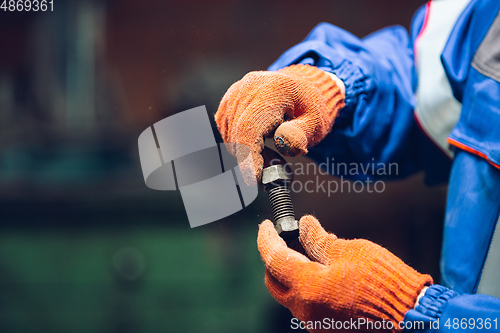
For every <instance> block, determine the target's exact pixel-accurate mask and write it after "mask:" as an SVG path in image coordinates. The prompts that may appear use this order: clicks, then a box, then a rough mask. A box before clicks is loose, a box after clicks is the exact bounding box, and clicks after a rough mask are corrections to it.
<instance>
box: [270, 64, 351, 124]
mask: <svg viewBox="0 0 500 333" xmlns="http://www.w3.org/2000/svg"><path fill="white" fill-rule="evenodd" d="M278 72H279V73H282V74H286V75H288V76H290V77H292V78H294V79H297V80H305V81H308V82H309V83H311V84H313V85H314V86H315V87H316V88H317V89H318V90H319V92H320V94H321V96H323V98H324V102H325V104H326V109H327V112H328V119H329V120H330V122H331V124H330V127H331V125H333V122H334V121H335V118H337V116H338V115H339V111H340V109H342V108H343V107H344V105H345V101H344V99H345V96H344V94H343V93H342V91H341V89H340V87H339V86H338V85H337V83H336V82H335V81H334V80H333V79H332V78H331V77H330V76H329V75H328V74H327V73H325V72H324V71H322V70H321V69H318V68H317V67H315V66H310V65H291V66H288V67H285V68H282V69H280V70H278Z"/></svg>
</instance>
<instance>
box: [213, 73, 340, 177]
mask: <svg viewBox="0 0 500 333" xmlns="http://www.w3.org/2000/svg"><path fill="white" fill-rule="evenodd" d="M343 106H344V94H343V93H342V89H341V87H340V86H339V85H338V84H337V81H335V80H334V79H332V77H331V76H330V75H328V74H326V73H325V72H323V71H322V70H320V69H318V68H316V67H313V66H308V65H292V66H289V67H286V68H283V69H281V70H279V71H276V72H266V71H262V72H250V73H248V74H247V75H245V76H244V77H243V78H242V79H241V80H240V81H238V82H236V83H234V84H233V85H232V86H231V87H230V88H229V89H228V91H227V92H226V94H225V95H224V97H223V98H222V101H221V103H220V106H219V109H218V111H217V113H216V115H215V120H216V123H217V127H218V128H219V131H220V133H221V135H222V139H223V140H224V142H231V143H240V144H245V145H247V146H249V147H250V150H251V153H252V160H253V162H252V163H251V165H247V163H246V162H245V161H242V159H243V158H244V157H240V156H238V154H237V153H235V155H236V157H237V158H238V162H239V163H240V167H241V168H242V172H243V175H244V176H245V175H249V174H250V175H252V177H245V179H247V180H248V179H251V178H253V175H256V176H257V181H260V177H261V175H262V165H263V159H262V156H261V152H262V149H263V148H264V139H265V138H266V137H269V136H273V135H274V143H275V145H276V147H277V148H278V150H279V151H280V152H281V153H282V154H284V155H287V156H296V155H301V154H305V153H307V148H308V147H310V146H312V145H314V144H316V143H318V142H319V141H320V140H321V139H323V138H324V137H325V136H326V135H327V134H328V132H330V130H331V128H332V125H333V122H334V120H335V118H336V117H337V115H338V112H339V110H340V109H341V108H342V107H343ZM242 155H244V156H245V157H246V154H242ZM249 168H250V169H253V171H254V172H251V170H248V169H249ZM245 169H247V170H245Z"/></svg>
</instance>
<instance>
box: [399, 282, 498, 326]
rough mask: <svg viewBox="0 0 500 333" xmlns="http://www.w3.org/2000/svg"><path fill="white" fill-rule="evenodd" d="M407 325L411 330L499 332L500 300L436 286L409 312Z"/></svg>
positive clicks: (405, 322) (406, 320) (406, 318)
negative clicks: (459, 292)
mask: <svg viewBox="0 0 500 333" xmlns="http://www.w3.org/2000/svg"><path fill="white" fill-rule="evenodd" d="M403 324H404V328H405V329H406V331H410V332H435V333H437V332H457V331H467V332H498V331H499V330H500V299H498V298H495V297H491V296H486V295H479V294H476V295H469V294H464V295H459V294H457V293H456V292H454V291H452V290H450V289H448V288H446V287H443V286H440V285H433V286H431V287H429V289H427V291H426V293H425V295H424V296H423V297H422V298H421V299H420V301H419V304H418V305H417V307H416V308H415V309H414V310H410V311H408V312H407V313H406V316H405V321H404V323H403Z"/></svg>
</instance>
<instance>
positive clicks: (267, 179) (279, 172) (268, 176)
mask: <svg viewBox="0 0 500 333" xmlns="http://www.w3.org/2000/svg"><path fill="white" fill-rule="evenodd" d="M292 180H293V173H292V171H291V169H290V167H288V166H287V165H286V164H277V165H271V166H269V167H267V168H264V170H262V185H264V186H265V187H266V186H267V185H269V184H271V183H274V182H291V181H292Z"/></svg>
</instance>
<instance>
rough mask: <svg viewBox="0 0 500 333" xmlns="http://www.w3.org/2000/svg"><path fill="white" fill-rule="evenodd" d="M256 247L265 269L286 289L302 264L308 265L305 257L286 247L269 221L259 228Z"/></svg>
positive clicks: (308, 261)
mask: <svg viewBox="0 0 500 333" xmlns="http://www.w3.org/2000/svg"><path fill="white" fill-rule="evenodd" d="M257 246H258V249H259V252H260V255H261V257H262V260H263V261H264V264H265V266H266V269H267V270H268V271H269V273H271V274H272V275H273V276H274V278H275V279H276V280H277V281H279V282H280V283H282V284H283V285H285V286H287V287H291V284H292V278H293V276H294V272H295V271H296V270H297V269H299V268H300V267H301V266H303V265H304V264H307V263H310V260H309V259H308V258H307V257H305V256H304V255H302V254H300V253H298V252H297V251H294V250H292V249H290V248H288V247H287V246H286V243H285V241H284V240H283V239H282V238H281V237H279V235H278V233H277V232H276V229H274V225H273V223H272V222H271V221H269V220H266V221H264V222H262V224H261V225H260V226H259V235H258V237H257Z"/></svg>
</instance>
